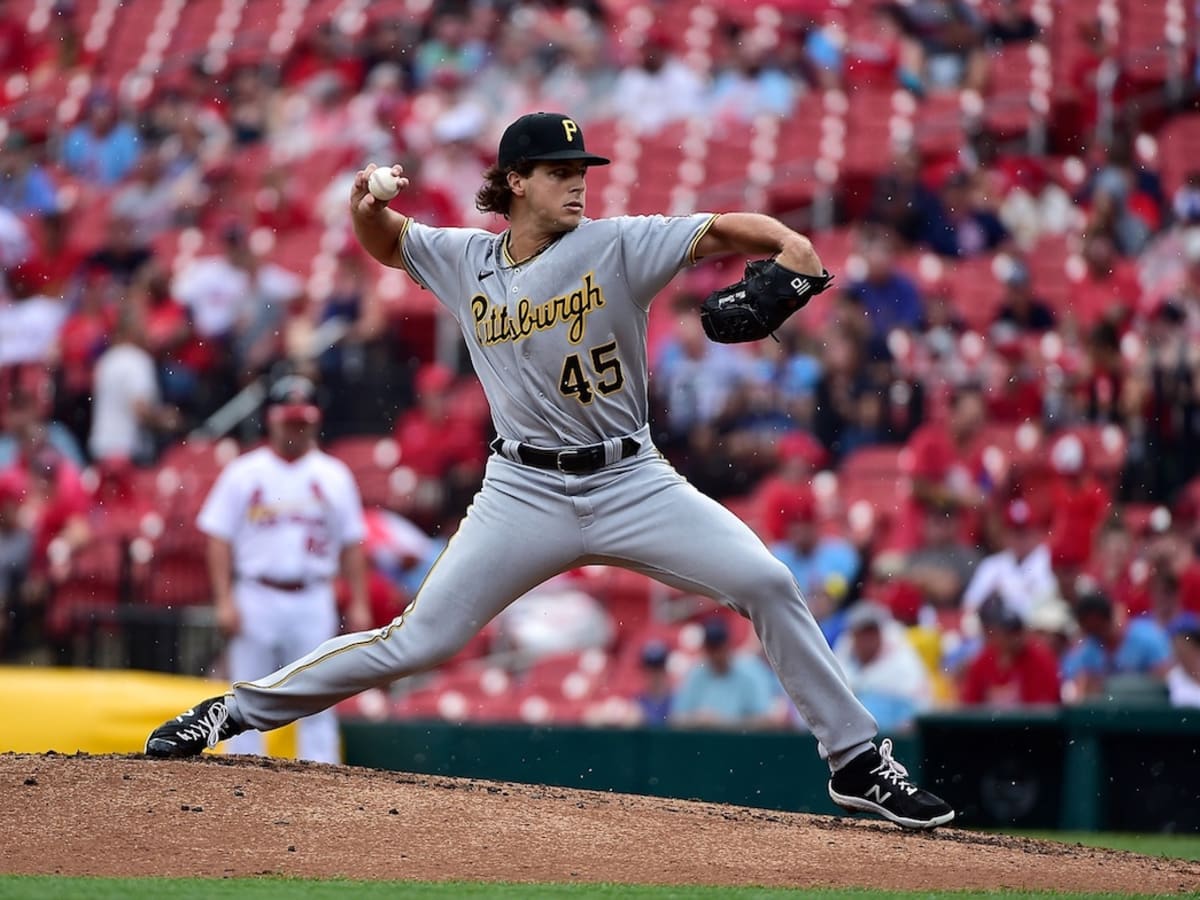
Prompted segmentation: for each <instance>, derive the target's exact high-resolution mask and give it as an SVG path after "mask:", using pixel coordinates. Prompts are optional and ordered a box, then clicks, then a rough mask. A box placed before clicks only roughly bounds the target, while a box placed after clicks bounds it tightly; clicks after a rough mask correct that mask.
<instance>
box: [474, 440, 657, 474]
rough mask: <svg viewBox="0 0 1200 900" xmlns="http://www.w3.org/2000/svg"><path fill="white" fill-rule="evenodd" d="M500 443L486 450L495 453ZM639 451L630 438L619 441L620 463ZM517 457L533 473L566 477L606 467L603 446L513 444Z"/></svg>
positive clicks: (500, 441)
mask: <svg viewBox="0 0 1200 900" xmlns="http://www.w3.org/2000/svg"><path fill="white" fill-rule="evenodd" d="M503 443H504V442H503V440H502V439H501V438H496V439H495V440H494V441H492V443H491V445H490V446H491V448H492V449H493V450H495V451H496V452H497V453H499V452H500V448H501V447H502V446H503ZM641 449H642V445H641V444H639V443H638V442H637V441H635V440H634V439H633V438H631V437H626V438H621V459H628V458H629V457H631V456H635V455H636V454H637V452H638V451H639V450H641ZM517 456H519V457H520V459H521V462H523V463H524V464H525V465H527V466H533V467H534V468H536V469H549V470H550V471H552V472H564V473H566V474H567V475H587V474H588V473H589V472H596V471H598V470H600V469H603V468H604V467H605V466H606V465H607V463H606V462H605V460H606V458H607V445H605V444H589V445H588V446H586V447H571V448H569V449H567V450H543V449H542V448H541V447H534V446H533V445H532V444H517Z"/></svg>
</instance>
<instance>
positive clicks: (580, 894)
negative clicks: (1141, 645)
mask: <svg viewBox="0 0 1200 900" xmlns="http://www.w3.org/2000/svg"><path fill="white" fill-rule="evenodd" d="M1149 896H1155V895H1150V894H1137V895H1131V894H1077V893H1076V894H1072V893H1059V892H1055V891H990V892H978V893H973V892H968V891H942V892H936V893H935V892H928V891H870V890H814V889H808V888H805V889H800V890H780V889H773V888H721V887H695V888H679V887H648V886H636V885H624V884H544V885H531V884H482V883H478V882H436V883H430V882H402V881H374V882H363V881H304V880H300V879H294V878H230V879H220V880H218V879H175V878H60V877H56V876H45V875H37V876H20V875H5V876H0V898H3V900H9V898H12V900H35V898H36V900H43V898H44V900H50V898H54V900H128V898H142V897H147V898H154V900H159V898H162V900H226V898H236V900H283V898H286V900H327V898H337V900H347V898H354V900H360V898H363V900H375V898H380V900H382V898H387V900H408V898H413V900H416V898H420V900H425V898H434V900H458V898H460V897H461V898H466V900H472V898H483V900H552V898H559V897H563V898H567V900H578V898H582V900H608V898H614V900H615V898H620V900H685V898H686V900H691V898H696V900H797V898H800V897H804V898H806V900H807V898H813V900H937V898H947V900H957V898H966V897H997V898H1004V900H1016V898H1024V897H1037V898H1071V900H1084V898H1095V900H1109V898H1111V900H1118V898H1120V900H1129V898H1130V897H1149Z"/></svg>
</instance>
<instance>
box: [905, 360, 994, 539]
mask: <svg viewBox="0 0 1200 900" xmlns="http://www.w3.org/2000/svg"><path fill="white" fill-rule="evenodd" d="M985 410H986V406H985V404H984V398H983V392H982V391H981V390H980V388H979V386H978V385H976V384H964V385H961V386H959V387H958V388H957V389H956V390H955V391H954V394H953V396H952V397H951V399H950V414H949V417H948V419H947V420H946V421H944V422H929V423H927V424H925V425H922V426H921V427H920V428H919V429H917V432H916V433H915V434H914V435H913V436H912V438H910V439H909V442H908V445H907V449H908V452H909V459H908V463H907V465H908V475H909V478H910V483H911V490H910V494H911V496H910V500H909V502H908V508H907V510H906V511H905V517H904V521H905V523H906V526H907V527H906V528H905V529H904V534H905V536H906V538H907V542H906V545H905V546H904V548H903V549H912V548H913V547H915V546H916V545H917V544H918V543H919V541H920V539H921V530H922V528H923V527H924V517H925V512H924V510H925V507H926V506H927V505H931V504H944V503H952V504H956V505H957V506H958V507H960V508H961V509H962V510H963V511H964V514H965V515H964V523H963V524H964V529H965V532H966V534H967V536H969V537H971V538H977V537H978V536H979V528H980V522H979V511H980V510H981V509H982V507H983V506H984V504H985V502H986V500H987V498H988V496H989V494H990V493H991V491H992V489H993V485H992V483H991V478H990V476H989V475H988V472H987V470H986V469H985V468H984V465H983V457H982V451H981V448H980V447H979V441H978V438H979V435H980V432H981V430H982V428H983V425H984V421H985Z"/></svg>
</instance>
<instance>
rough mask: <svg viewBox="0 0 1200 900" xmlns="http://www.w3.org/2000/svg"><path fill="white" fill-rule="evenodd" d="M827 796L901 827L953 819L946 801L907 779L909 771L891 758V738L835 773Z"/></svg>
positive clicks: (921, 826) (932, 825)
mask: <svg viewBox="0 0 1200 900" xmlns="http://www.w3.org/2000/svg"><path fill="white" fill-rule="evenodd" d="M829 796H830V797H831V798H832V799H833V802H834V803H836V804H837V805H838V806H840V807H842V808H843V809H850V810H855V811H857V812H869V813H875V814H876V815H878V816H883V817H884V818H885V819H887V820H888V821H889V822H895V823H896V824H897V825H899V826H900V827H901V828H913V829H927V828H937V827H938V826H939V825H945V824H946V823H947V822H949V821H951V820H952V819H953V818H954V810H953V809H951V808H950V804H949V803H947V802H946V801H945V800H943V799H942V798H941V797H937V796H934V795H933V794H931V793H929V791H927V790H924V789H922V788H919V787H917V786H916V785H915V784H913V783H912V782H911V781H909V780H908V770H907V769H905V768H904V766H902V765H900V763H898V762H896V760H894V759H892V742H891V741H890V740H885V741H883V743H881V744H880V745H879V749H878V750H869V751H868V752H866V753H863V754H861V755H859V756H856V757H854V759H852V760H850V762H849V763H848V764H847V765H845V766H844V767H843V768H841V769H839V770H838V771H836V772H834V773H833V777H832V778H830V779H829Z"/></svg>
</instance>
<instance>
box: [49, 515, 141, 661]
mask: <svg viewBox="0 0 1200 900" xmlns="http://www.w3.org/2000/svg"><path fill="white" fill-rule="evenodd" d="M124 548H125V545H124V544H123V543H122V542H121V541H120V540H119V539H117V538H112V537H108V536H97V537H94V538H92V539H91V540H90V541H88V542H87V543H86V544H84V545H83V546H82V547H80V548H78V549H77V550H75V552H74V553H73V554H72V555H71V560H70V571H69V574H68V575H67V577H66V578H65V579H64V580H63V581H61V582H59V583H58V584H55V585H54V587H53V589H52V592H51V594H50V599H49V602H48V604H47V609H46V620H45V621H46V630H47V632H48V633H49V634H51V635H52V636H54V637H56V638H60V639H61V638H63V637H66V636H68V635H70V634H74V633H78V632H80V631H81V630H85V629H88V628H90V627H91V626H93V625H95V624H103V623H110V624H111V623H112V622H113V621H115V617H116V612H117V608H118V606H119V605H120V603H121V600H122V597H121V584H122V577H123V574H124V571H125V549H124Z"/></svg>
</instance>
